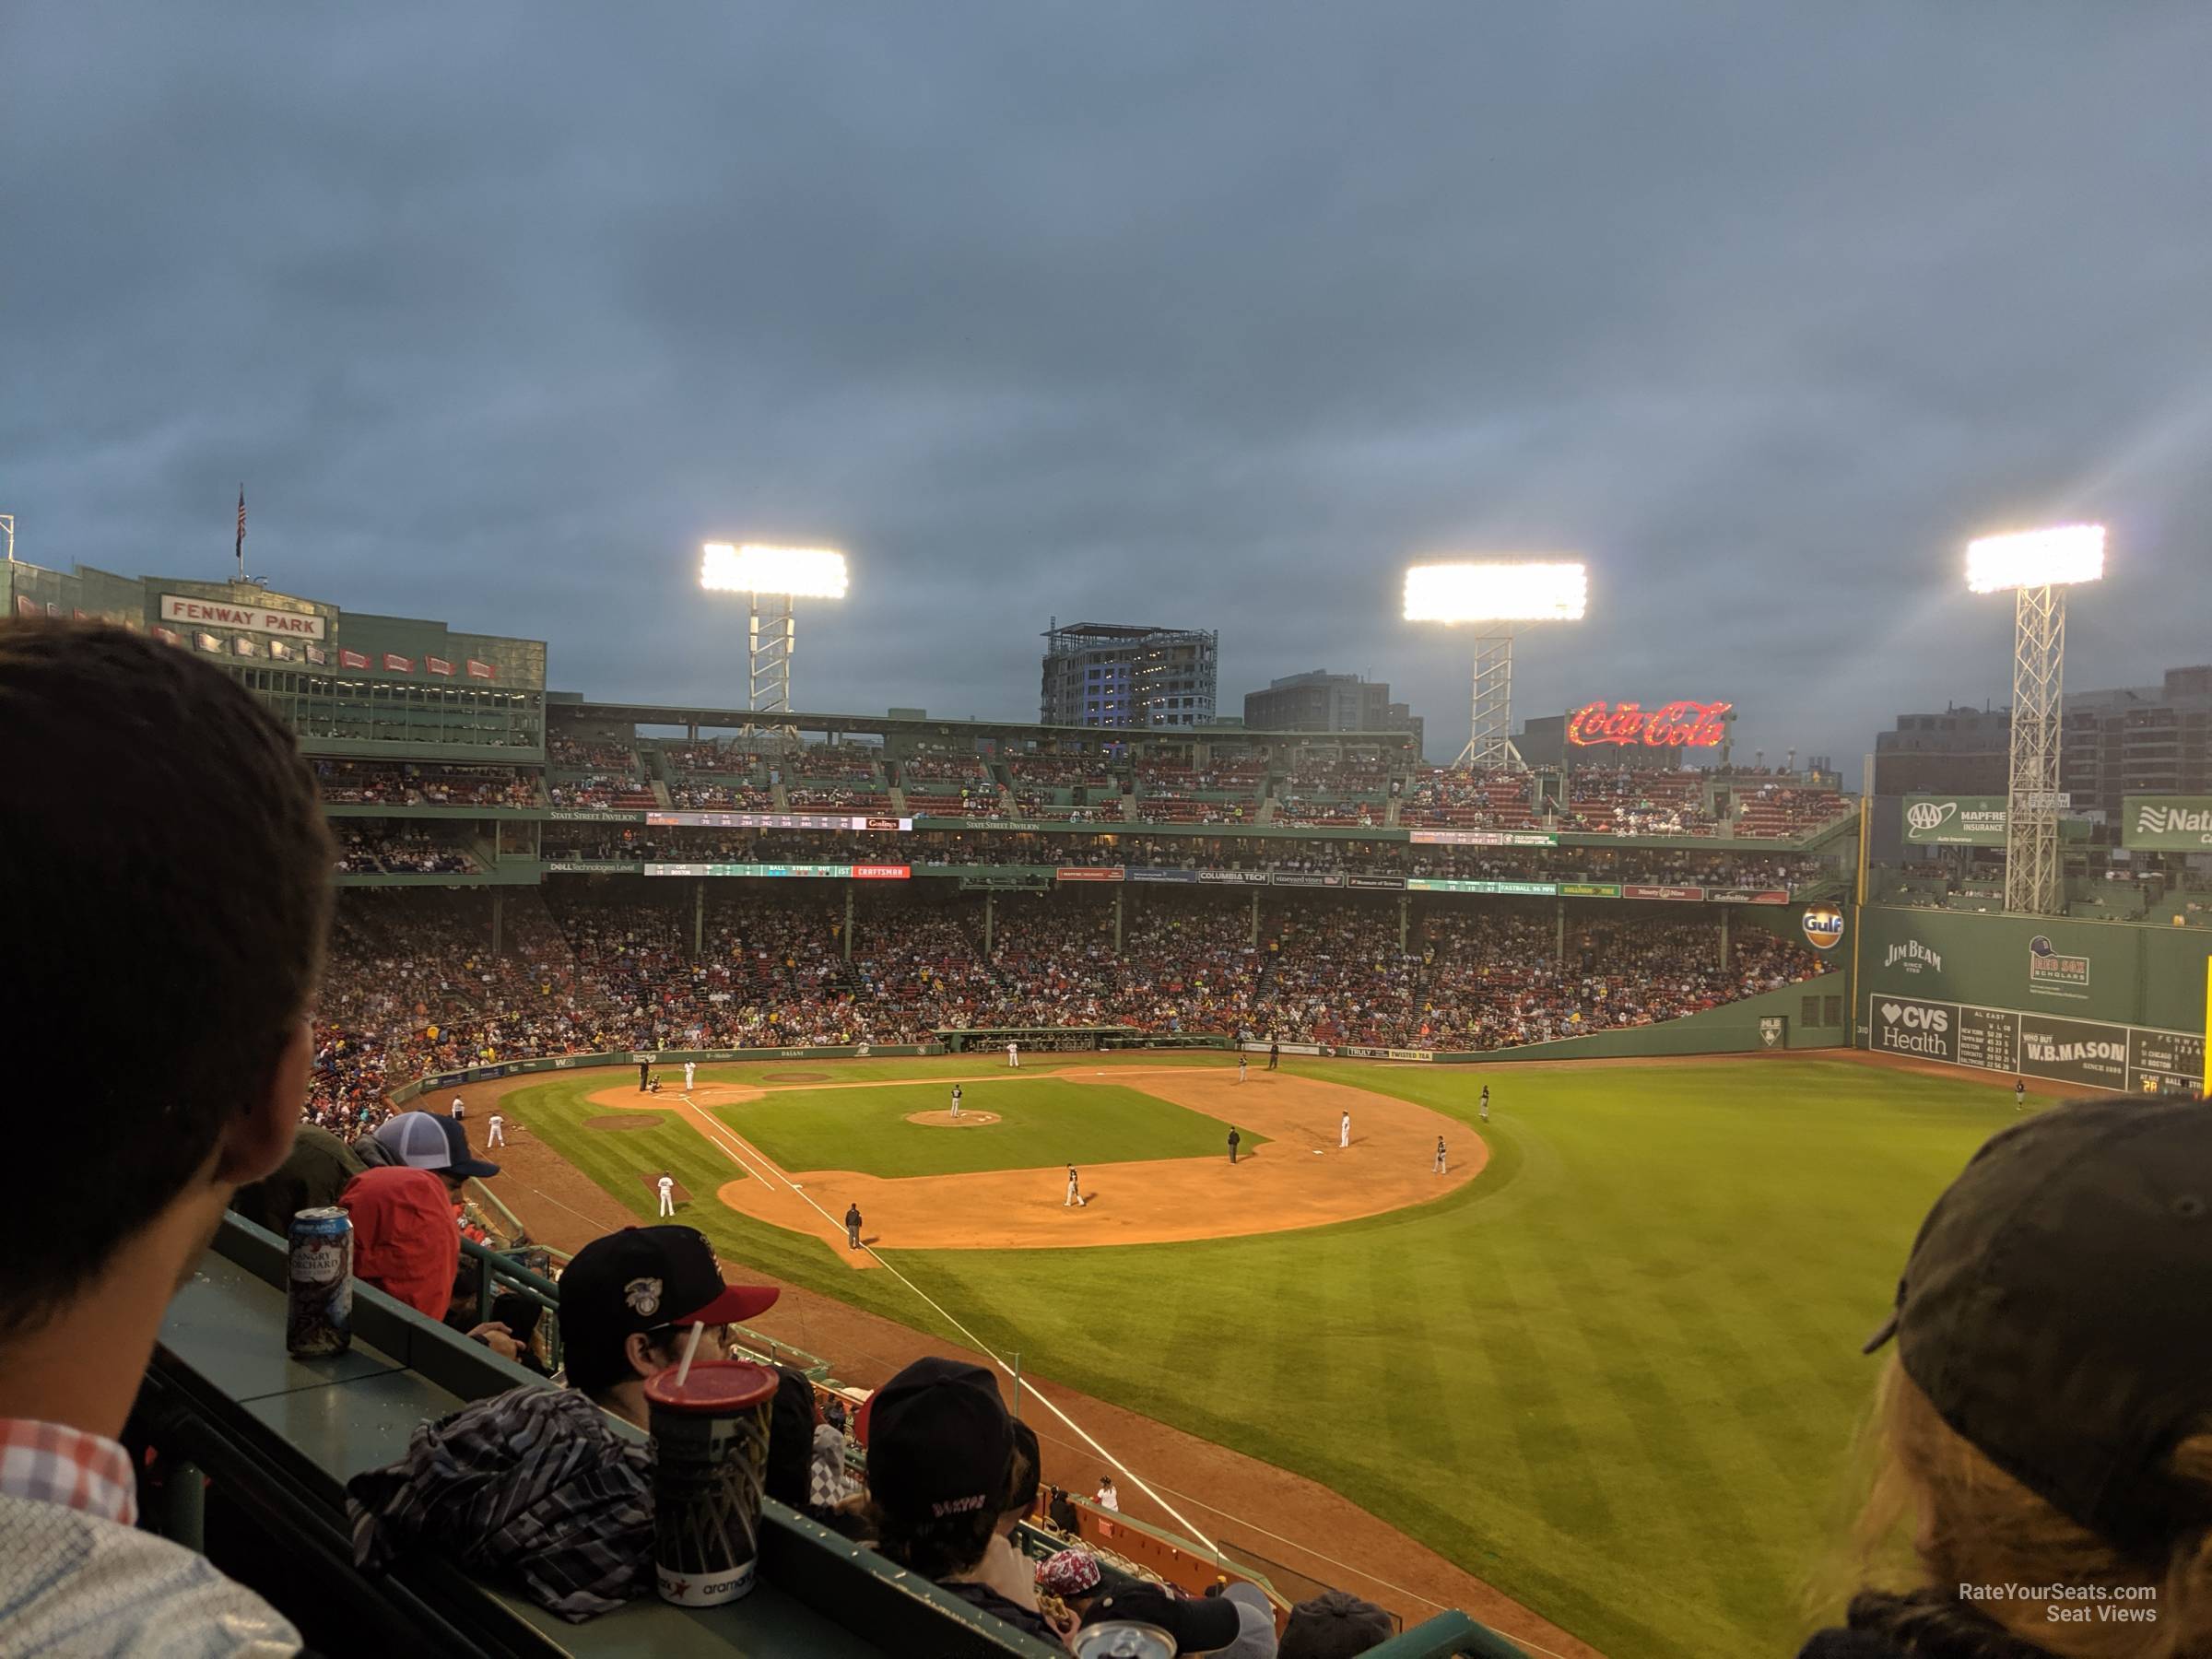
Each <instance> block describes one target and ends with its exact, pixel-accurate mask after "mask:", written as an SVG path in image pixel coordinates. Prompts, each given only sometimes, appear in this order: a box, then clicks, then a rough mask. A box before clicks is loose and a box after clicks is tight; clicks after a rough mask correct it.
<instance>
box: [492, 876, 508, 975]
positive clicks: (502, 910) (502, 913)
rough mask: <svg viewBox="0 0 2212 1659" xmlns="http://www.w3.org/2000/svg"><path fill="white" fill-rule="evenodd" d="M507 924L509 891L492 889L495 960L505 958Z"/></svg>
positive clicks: (493, 954)
mask: <svg viewBox="0 0 2212 1659" xmlns="http://www.w3.org/2000/svg"><path fill="white" fill-rule="evenodd" d="M506 924H507V889H506V888H496V887H495V888H492V889H491V954H492V958H493V959H494V960H497V959H499V958H500V957H502V956H505V955H506V954H507V952H506Z"/></svg>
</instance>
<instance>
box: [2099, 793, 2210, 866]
mask: <svg viewBox="0 0 2212 1659" xmlns="http://www.w3.org/2000/svg"><path fill="white" fill-rule="evenodd" d="M2120 841H2121V844H2122V845H2123V846H2127V847H2133V848H2136V849H2139V850H2140V851H2142V852H2146V853H2212V795H2128V796H2126V797H2124V800H2123V802H2122V810H2121V813H2120Z"/></svg>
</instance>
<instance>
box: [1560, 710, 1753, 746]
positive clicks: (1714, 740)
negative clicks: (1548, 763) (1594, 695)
mask: <svg viewBox="0 0 2212 1659" xmlns="http://www.w3.org/2000/svg"><path fill="white" fill-rule="evenodd" d="M1734 709H1735V704H1734V703H1724V702H1710V703H1709V702H1670V703H1666V704H1664V705H1662V706H1661V707H1659V708H1656V709H1646V708H1645V707H1644V706H1643V705H1642V704H1641V703H1632V702H1624V703H1622V704H1621V705H1620V706H1619V707H1618V708H1616V707H1614V706H1613V705H1612V704H1611V703H1604V702H1594V703H1584V704H1583V706H1582V707H1581V708H1579V709H1577V710H1576V711H1575V712H1573V713H1571V714H1570V715H1568V716H1567V741H1568V742H1570V743H1574V744H1592V743H1641V744H1642V745H1643V746H1644V747H1646V748H1712V747H1715V746H1716V745H1718V744H1719V742H1720V741H1721V739H1722V738H1723V737H1724V736H1726V735H1727V732H1728V726H1727V721H1728V715H1729V713H1730V712H1731V711H1732V710H1734Z"/></svg>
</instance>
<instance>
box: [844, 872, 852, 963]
mask: <svg viewBox="0 0 2212 1659" xmlns="http://www.w3.org/2000/svg"><path fill="white" fill-rule="evenodd" d="M852 959H853V884H852V883H851V882H850V881H848V882H846V883H845V960H846V961H848V962H850V961H851V960H852Z"/></svg>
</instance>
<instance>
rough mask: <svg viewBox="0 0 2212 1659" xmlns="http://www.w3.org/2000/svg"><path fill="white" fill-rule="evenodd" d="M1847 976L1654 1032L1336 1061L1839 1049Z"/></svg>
mask: <svg viewBox="0 0 2212 1659" xmlns="http://www.w3.org/2000/svg"><path fill="white" fill-rule="evenodd" d="M1848 979H1849V976H1848V975H1847V974H1845V973H1843V972H1841V971H1836V972H1833V973H1823V974H1818V975H1816V976H1815V977H1814V978H1812V979H1808V980H1800V981H1799V982H1797V983H1796V984H1794V985H1788V986H1785V987H1783V989H1782V990H1780V991H1766V992H1761V993H1760V994H1759V995H1757V996H1747V997H1745V998H1744V999H1743V1000H1742V1001H1741V1002H1732V1003H1724V1004H1723V1005H1722V1006H1719V1007H1717V1008H1707V1009H1705V1010H1704V1011H1703V1012H1701V1013H1698V1014H1685V1015H1683V1016H1682V1017H1681V1018H1679V1019H1666V1020H1662V1021H1660V1022H1659V1023H1658V1024H1657V1025H1645V1026H1624V1027H1622V1028H1620V1029H1619V1030H1611V1031H1593V1032H1591V1033H1590V1035H1588V1036H1587V1037H1563V1038H1560V1039H1559V1041H1555V1042H1531V1043H1527V1044H1525V1045H1524V1046H1523V1047H1520V1048H1508V1049H1489V1050H1486V1051H1484V1052H1483V1053H1469V1054H1444V1053H1437V1054H1430V1053H1415V1052H1411V1051H1401V1050H1397V1049H1353V1048H1347V1049H1339V1050H1337V1051H1336V1052H1337V1053H1340V1054H1352V1055H1358V1056H1361V1057H1365V1058H1370V1059H1392V1060H1411V1059H1424V1060H1435V1061H1438V1062H1440V1063H1445V1062H1449V1063H1453V1064H1465V1065H1489V1064H1491V1063H1493V1062H1503V1061H1512V1060H1624V1059H1641V1058H1648V1057H1650V1056H1653V1055H1660V1054H1739V1053H1763V1052H1768V1051H1772V1052H1777V1053H1778V1052H1780V1051H1782V1050H1785V1049H1824V1048H1841V1047H1842V1046H1843V1045H1844V1044H1845V1043H1846V1042H1847V1041H1849V1037H1848V1035H1847V1027H1846V1024H1845V1021H1846V1019H1847V1018H1848V1017H1849V1013H1850V998H1849V995H1848V994H1847V992H1846V990H1845V985H1846V982H1847V981H1848Z"/></svg>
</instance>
